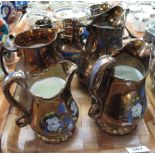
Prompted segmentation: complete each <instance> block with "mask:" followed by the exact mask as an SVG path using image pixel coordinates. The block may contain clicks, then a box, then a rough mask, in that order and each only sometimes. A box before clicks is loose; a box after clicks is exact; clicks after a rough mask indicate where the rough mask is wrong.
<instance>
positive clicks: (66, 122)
mask: <svg viewBox="0 0 155 155" xmlns="http://www.w3.org/2000/svg"><path fill="white" fill-rule="evenodd" d="M76 70H77V66H76V65H75V64H74V63H72V62H69V61H61V62H59V63H58V64H56V65H55V66H54V67H50V68H48V69H47V70H45V71H43V72H41V73H38V74H37V75H32V76H27V74H26V73H25V72H24V71H21V70H19V71H16V72H13V73H10V74H9V75H7V76H6V78H5V79H4V80H3V92H4V95H5V97H6V98H7V100H8V101H9V103H10V104H11V105H12V106H15V107H17V108H18V109H19V110H21V112H22V115H21V116H19V117H18V118H17V119H16V125H17V126H18V127H24V126H26V125H28V124H29V125H30V126H31V128H32V129H33V130H34V131H35V132H36V134H37V136H39V137H40V138H42V140H44V141H46V142H52V143H59V142H62V141H65V140H67V139H68V138H69V137H70V136H71V135H72V132H73V130H74V129H75V126H76V122H77V119H78V115H79V110H78V106H77V104H76V102H75V101H74V99H73V97H72V94H71V90H70V85H71V82H72V79H73V76H74V74H75V72H76ZM13 83H17V84H18V85H20V86H21V87H22V88H23V89H24V90H26V92H25V94H27V95H25V96H27V98H30V99H29V100H30V103H29V105H27V106H26V105H25V103H21V102H18V100H16V99H15V98H14V97H13V96H11V94H10V87H11V86H12V84H13Z"/></svg>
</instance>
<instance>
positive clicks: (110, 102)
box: [88, 40, 151, 135]
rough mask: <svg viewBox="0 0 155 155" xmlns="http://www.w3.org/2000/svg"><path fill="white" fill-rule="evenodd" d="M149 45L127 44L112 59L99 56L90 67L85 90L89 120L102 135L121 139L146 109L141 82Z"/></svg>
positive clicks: (144, 71) (146, 67) (146, 70)
mask: <svg viewBox="0 0 155 155" xmlns="http://www.w3.org/2000/svg"><path fill="white" fill-rule="evenodd" d="M150 51H151V48H150V45H149V44H147V43H145V42H144V41H142V40H134V41H131V42H129V43H128V44H127V45H126V46H125V47H124V48H122V49H121V50H120V51H119V52H118V53H117V54H115V55H114V56H113V57H112V56H110V55H103V56H102V57H100V58H99V59H98V60H97V61H96V63H95V64H94V65H93V67H92V70H91V72H90V74H89V80H88V88H89V91H90V94H91V108H90V110H89V116H90V117H91V118H93V119H95V121H96V122H97V123H98V124H99V125H100V127H101V128H102V130H103V131H106V132H107V133H109V134H113V135H124V134H127V133H129V132H131V131H132V130H133V129H134V128H135V127H136V126H137V123H138V121H139V120H140V119H142V117H143V114H144V112H145V110H146V107H147V101H146V95H145V79H146V76H147V74H148V71H149V66H150V62H151V52H150Z"/></svg>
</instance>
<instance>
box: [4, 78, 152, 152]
mask: <svg viewBox="0 0 155 155" xmlns="http://www.w3.org/2000/svg"><path fill="white" fill-rule="evenodd" d="M71 89H72V94H73V97H74V98H75V100H76V102H77V104H78V106H79V110H80V115H79V119H78V122H77V128H76V129H75V131H74V133H73V136H72V137H71V138H70V139H69V140H68V141H66V142H63V143H60V144H47V143H45V142H43V141H42V140H41V139H39V138H37V137H36V135H35V132H34V131H33V130H32V129H31V128H30V126H29V125H28V126H26V127H24V128H18V127H17V126H16V125H15V119H16V118H17V116H18V115H19V114H20V111H19V110H17V109H16V108H14V107H11V109H10V111H9V114H8V117H7V120H6V124H5V127H4V130H3V133H2V138H1V149H2V152H127V151H126V149H125V148H126V147H132V146H140V145H145V146H147V147H148V148H149V149H150V150H151V152H155V133H154V131H155V125H154V120H155V119H154V116H153V112H154V111H152V107H151V104H148V109H147V112H146V113H145V116H144V119H143V120H141V121H140V122H139V124H138V126H137V128H136V129H135V130H134V131H133V132H132V133H130V134H128V135H126V136H121V137H119V136H111V135H108V134H106V133H105V132H103V131H101V130H100V128H99V127H98V126H97V124H96V123H95V122H94V120H92V119H91V118H89V117H88V110H89V107H90V96H89V94H88V92H87V89H86V88H85V87H84V86H82V85H81V84H80V83H79V82H78V79H77V77H76V76H75V77H74V79H73V82H72V86H71ZM15 98H16V99H17V100H19V101H20V102H23V103H25V104H27V105H28V97H26V95H25V94H24V93H23V90H21V88H19V87H18V88H17V89H16V92H15Z"/></svg>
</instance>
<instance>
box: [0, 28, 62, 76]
mask: <svg viewBox="0 0 155 155" xmlns="http://www.w3.org/2000/svg"><path fill="white" fill-rule="evenodd" d="M14 44H15V47H16V48H15V49H14V50H13V51H17V53H18V55H19V56H20V61H19V63H20V65H19V66H20V69H22V70H24V71H25V72H27V74H37V73H39V72H41V71H42V70H45V69H47V68H48V67H50V66H53V65H54V64H56V63H57V62H59V61H60V60H62V59H63V58H62V56H61V54H60V52H59V51H58V50H57V48H56V47H57V46H58V42H57V31H56V29H33V30H28V31H25V32H23V33H20V34H18V35H17V36H16V37H15V39H14ZM4 49H5V48H3V49H2V50H1V52H0V55H1V64H2V66H3V59H2V57H3V50H4ZM13 51H10V52H13ZM3 69H4V72H5V74H8V73H7V71H6V70H5V67H3Z"/></svg>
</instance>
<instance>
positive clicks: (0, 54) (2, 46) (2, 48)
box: [0, 43, 17, 75]
mask: <svg viewBox="0 0 155 155" xmlns="http://www.w3.org/2000/svg"><path fill="white" fill-rule="evenodd" d="M4 50H7V51H9V52H15V51H17V48H16V47H14V48H13V49H7V48H5V47H4V45H3V44H2V43H1V49H0V65H1V67H2V70H3V72H4V74H5V75H8V74H9V73H8V71H7V70H6V68H5V65H4V60H3V54H4Z"/></svg>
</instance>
